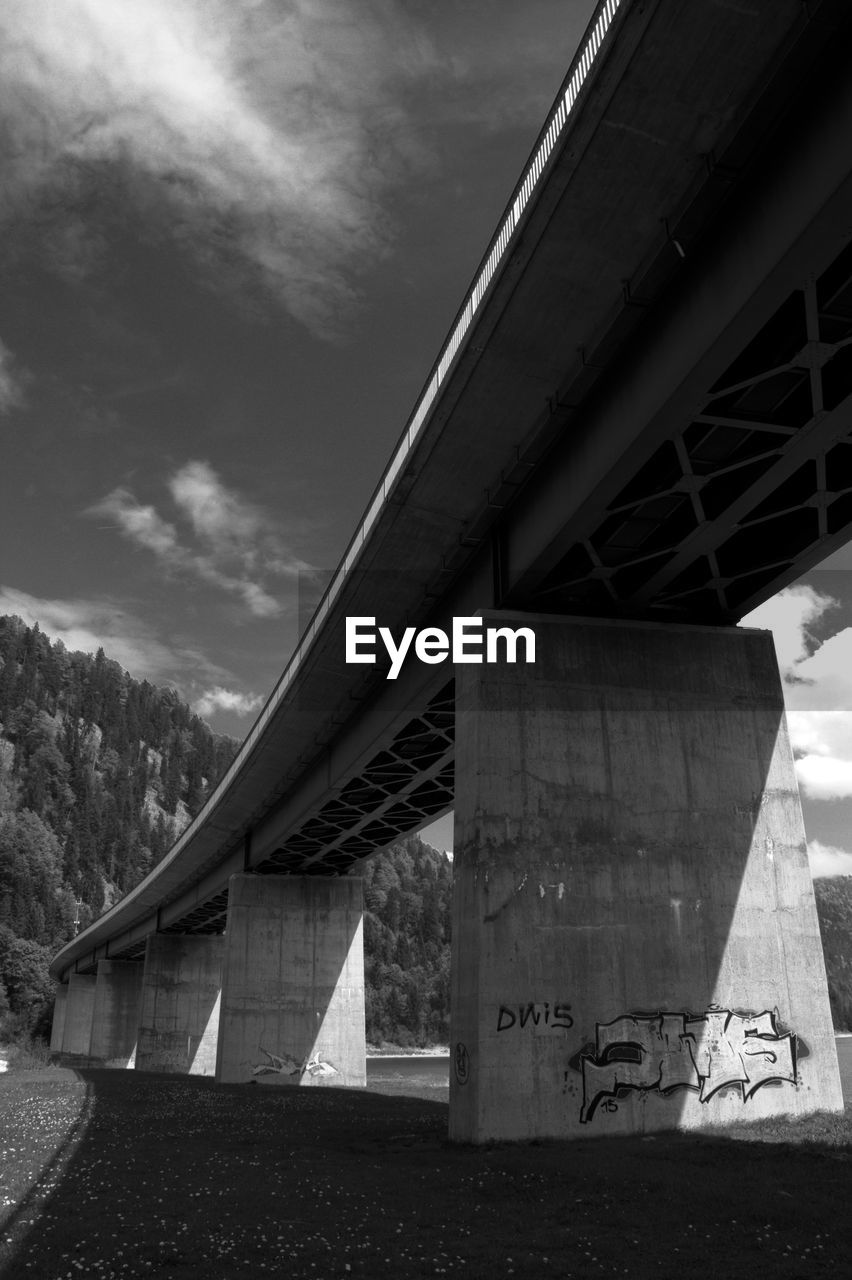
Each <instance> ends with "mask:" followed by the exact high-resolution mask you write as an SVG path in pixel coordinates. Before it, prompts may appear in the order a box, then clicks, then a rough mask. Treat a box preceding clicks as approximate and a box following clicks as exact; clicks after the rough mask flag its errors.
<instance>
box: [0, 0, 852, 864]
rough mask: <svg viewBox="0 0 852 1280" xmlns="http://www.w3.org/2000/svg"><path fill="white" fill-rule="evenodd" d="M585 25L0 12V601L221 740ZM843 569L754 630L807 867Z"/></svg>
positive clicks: (409, 399)
mask: <svg viewBox="0 0 852 1280" xmlns="http://www.w3.org/2000/svg"><path fill="white" fill-rule="evenodd" d="M592 9H593V3H592V0H525V3H524V4H523V5H518V4H517V3H515V2H514V0H442V2H441V3H435V2H434V0H347V2H346V3H345V4H341V3H340V0H292V2H285V0H63V3H62V4H61V5H58V4H56V3H55V0H4V2H3V5H2V8H0V161H1V162H2V172H3V175H4V182H3V186H2V190H0V439H2V444H3V448H2V474H0V613H14V614H17V615H18V616H20V617H22V618H23V619H24V621H26V622H27V623H28V624H30V625H32V624H33V623H34V622H36V621H38V623H39V625H40V626H41V628H42V630H43V631H45V632H46V633H47V634H48V635H50V636H51V637H53V638H58V639H61V640H62V641H63V642H64V643H65V644H66V646H67V647H68V648H69V649H81V650H84V651H94V650H96V649H97V648H98V647H100V646H102V647H103V648H104V650H105V652H106V653H107V655H108V656H109V657H112V658H114V659H116V660H117V661H118V662H120V663H121V664H122V666H124V667H125V668H127V670H129V671H130V672H131V674H133V675H134V676H136V677H138V678H145V679H148V680H151V681H153V682H155V683H157V684H170V685H173V686H174V687H175V688H177V689H178V691H179V692H180V693H181V695H182V696H183V697H184V698H186V700H187V701H188V702H190V704H191V705H192V706H193V707H194V708H195V709H196V710H197V711H198V712H199V714H201V715H202V716H204V717H205V718H206V719H207V720H208V722H209V723H210V724H211V726H212V727H213V728H214V729H216V730H217V731H219V732H225V733H230V734H232V735H233V736H235V737H238V738H241V737H242V736H244V734H245V733H246V732H247V731H248V729H249V728H250V727H251V724H252V721H253V718H254V716H255V714H256V712H257V711H258V710H259V708H260V706H261V705H262V703H263V701H264V700H265V698H266V696H267V695H268V693H269V692H270V690H271V689H272V686H273V685H274V683H275V681H276V680H277V678H278V676H279V675H280V673H281V671H282V670H283V668H284V666H285V664H286V662H287V660H288V658H289V656H290V653H291V652H292V649H293V647H294V644H295V643H296V640H297V638H298V632H299V623H300V616H301V620H302V622H304V621H305V616H304V614H305V607H306V601H309V600H311V599H313V598H314V597H315V596H316V594H317V584H318V583H320V582H322V581H323V580H324V577H325V574H326V573H327V572H328V571H329V570H331V569H333V568H334V567H335V566H336V565H337V563H338V561H339V559H340V556H341V554H342V552H343V550H344V548H345V546H346V543H347V541H348V539H349V537H350V535H351V534H352V532H353V531H354V529H355V527H356V524H357V522H358V521H359V519H360V517H361V515H362V513H363V510H364V508H365V506H366V504H367V500H368V498H369V497H370V494H371V492H372V489H373V487H374V485H375V484H376V482H377V481H378V479H379V477H380V475H381V473H382V471H383V470H384V467H385V465H386V463H387V461H388V459H389V457H390V453H391V450H392V448H393V446H394V444H395V442H396V440H397V438H398V436H399V434H400V432H401V430H402V428H403V426H404V424H405V421H406V418H407V417H408V415H409V413H410V412H411V410H412V409H413V407H414V405H415V403H416V401H417V398H418V396H419V393H420V391H421V389H422V387H423V384H424V382H425V381H426V376H427V373H428V371H429V369H430V367H431V364H432V361H433V359H434V358H435V356H436V355H437V354H438V351H439V349H440V346H441V344H442V342H443V339H444V338H445V336H446V334H447V332H448V330H449V328H450V326H451V322H452V320H453V317H454V315H455V312H456V310H457V308H458V306H459V304H460V302H461V301H462V300H463V298H464V295H465V292H466V290H467V287H468V285H469V283H470V281H471V279H472V277H473V275H474V273H475V270H476V267H477V265H478V263H479V260H480V258H481V256H482V254H483V252H484V250H485V248H486V246H487V243H488V240H489V237H490V235H491V233H492V232H493V230H494V228H495V226H496V225H497V222H498V220H499V218H500V215H501V213H502V211H503V208H504V206H505V204H506V201H507V198H508V196H509V193H510V192H511V190H512V187H513V186H514V183H515V181H516V180H517V178H518V176H519V174H520V172H521V170H522V167H523V164H524V162H525V160H526V158H527V156H528V154H529V151H530V149H531V147H532V144H533V141H534V139H535V137H536V135H537V133H538V130H539V128H540V126H541V124H542V121H543V120H544V117H545V115H546V112H547V110H548V108H549V106H550V104H551V102H552V101H553V98H554V97H555V95H556V92H557V89H558V87H559V85H560V82H561V80H562V78H563V76H564V74H565V72H566V70H567V68H568V65H569V63H570V60H571V57H572V55H573V53H574V50H575V48H576V45H577V43H578V41H579V39H580V37H581V35H582V33H583V31H584V29H585V26H586V23H587V21H588V18H589V16H590V14H591V11H592ZM845 554H846V553H840V559H838V558H837V557H835V562H834V563H835V567H834V568H826V569H825V570H823V571H822V572H821V573H817V574H812V575H811V576H810V577H809V578H808V579H807V580H806V581H805V582H803V583H802V584H799V585H798V586H797V587H796V588H795V589H793V590H791V591H790V592H788V593H786V594H785V595H784V596H783V597H782V598H779V599H776V601H774V602H771V603H770V604H769V605H767V606H765V609H766V610H768V611H769V612H767V613H765V614H762V615H761V621H760V625H771V626H773V628H774V629H775V633H776V638H777V643H778V648H779V655H780V656H781V659H782V665H783V667H784V670H785V672H786V675H787V683H786V686H785V687H786V690H787V694H788V706H789V708H790V720H791V730H792V732H793V738H794V744H795V746H796V750H797V753H798V755H799V756H800V759H799V760H798V771H799V781H800V787H801V789H802V796H803V804H804V806H805V812H806V820H807V825H808V835H809V839H810V842H811V844H810V847H811V856H812V865H813V866H814V867H815V869H816V870H817V871H818V872H819V873H821V874H826V873H828V874H836V873H838V872H841V871H843V872H847V873H852V832H850V826H849V823H850V818H852V674H848V673H849V672H852V662H850V661H849V660H848V658H849V652H850V644H849V641H850V636H852V590H850V589H849V588H848V587H847V586H846V576H848V569H849V568H852V558H850V559H848V560H847V561H844V560H843V556H844V555H845ZM845 575H846V576H845ZM449 831H450V828H449V825H448V823H447V822H446V820H444V821H442V823H441V824H439V826H438V827H437V830H436V831H434V832H433V833H432V836H433V839H434V840H435V842H436V843H438V844H439V845H441V846H445V847H448V848H449V847H450V843H451V836H450V834H449Z"/></svg>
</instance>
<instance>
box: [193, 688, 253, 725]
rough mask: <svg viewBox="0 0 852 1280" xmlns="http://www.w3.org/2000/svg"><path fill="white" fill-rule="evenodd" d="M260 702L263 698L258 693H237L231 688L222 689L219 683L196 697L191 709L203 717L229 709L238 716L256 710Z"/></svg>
mask: <svg viewBox="0 0 852 1280" xmlns="http://www.w3.org/2000/svg"><path fill="white" fill-rule="evenodd" d="M262 703H263V698H262V697H261V695H260V694H258V693H237V692H236V691H235V690H233V689H223V688H222V687H221V685H216V686H215V688H213V689H206V690H205V691H204V693H202V694H201V696H200V697H199V698H196V700H195V702H194V703H193V704H192V709H193V711H194V712H196V714H197V715H199V716H204V717H205V718H206V717H207V716H210V715H212V714H213V713H214V712H215V711H231V712H233V713H234V714H235V715H238V716H247V715H250V714H251V712H252V711H257V710H258V709H259V707H260V706H261V705H262Z"/></svg>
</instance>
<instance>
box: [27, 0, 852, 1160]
mask: <svg viewBox="0 0 852 1280" xmlns="http://www.w3.org/2000/svg"><path fill="white" fill-rule="evenodd" d="M847 10H848V6H845V5H844V4H842V3H839V2H834V0H822V2H821V3H820V2H819V0H811V2H810V3H808V4H802V3H799V2H798V0H748V3H737V4H734V3H729V2H728V0H716V2H709V3H706V4H702V5H691V4H686V3H683V2H681V0H602V2H601V3H600V4H599V5H598V7H597V9H596V11H595V13H594V15H593V17H592V21H591V23H590V26H589V28H588V30H587V33H586V35H585V37H584V40H583V41H582V42H581V45H580V47H579V49H578V52H577V54H576V57H575V59H574V61H573V63H572V65H571V67H570V68H569V71H568V74H567V77H566V79H565V82H564V84H563V86H562V88H561V89H560V92H559V95H558V97H557V100H556V102H555V104H554V106H553V108H552V110H551V112H550V114H549V116H548V118H547V120H546V121H545V125H544V128H543V129H542V132H541V134H540V136H539V139H538V141H537V143H536V146H535V148H534V150H533V153H532V156H531V159H530V162H529V164H528V166H527V168H526V169H525V171H524V173H523V175H522V177H521V180H520V182H519V183H518V186H517V188H516V189H515V191H514V192H513V193H512V195H511V198H510V200H509V203H508V205H507V209H506V212H505V215H504V217H503V219H502V220H501V222H500V225H499V226H498V229H497V232H496V234H495V236H494V238H493V240H492V242H491V244H490V245H489V246H488V250H487V252H486V255H485V257H484V259H483V262H482V265H481V267H480V269H479V271H478V272H477V275H476V277H475V279H474V282H473V285H472V287H471V289H470V290H469V292H468V294H467V296H466V298H465V300H464V303H463V305H462V307H461V309H460V311H459V313H458V316H457V318H456V321H455V323H454V325H453V327H452V329H451V332H450V335H449V337H448V339H447V342H446V344H445V346H444V348H443V350H442V351H441V353H440V355H439V358H438V360H437V361H436V363H435V365H434V366H433V368H432V370H431V372H430V374H429V377H428V379H427V382H426V386H425V389H424V392H423V394H422V397H421V399H420V400H419V402H418V404H417V405H416V407H415V410H414V413H413V414H412V417H411V419H410V420H409V422H408V423H407V424H406V427H405V430H404V431H403V434H402V436H401V439H400V441H399V444H398V446H397V448H396V450H395V451H394V454H393V456H392V458H391V461H390V463H389V465H388V467H387V469H386V471H385V473H384V475H383V477H382V478H381V481H380V483H379V485H378V487H377V489H376V490H375V493H374V494H373V496H372V498H371V500H370V503H369V505H368V508H367V510H366V513H365V515H364V518H363V521H362V523H361V524H360V526H359V527H358V529H357V530H356V532H355V534H354V536H353V538H352V540H351V542H350V544H349V547H348V549H347V551H346V554H345V556H344V558H343V560H342V563H341V565H340V567H339V568H338V570H337V572H336V574H335V575H334V577H333V579H332V580H331V582H330V583H329V586H328V588H327V590H326V592H325V595H324V596H323V598H322V600H321V602H320V604H319V606H318V608H317V610H316V612H315V614H314V617H313V619H312V621H311V623H310V625H309V626H308V628H307V630H306V631H305V633H304V635H303V636H302V638H301V640H300V643H299V645H298V647H297V648H296V650H295V652H294V653H293V655H292V657H291V659H290V662H289V663H288V665H287V668H286V670H285V671H284V673H283V675H282V677H281V679H280V680H279V682H278V684H277V686H276V687H275V689H274V690H273V692H272V694H271V696H270V698H269V700H268V702H267V704H266V706H265V707H264V709H263V711H262V712H261V714H260V716H259V718H258V720H257V723H256V724H255V726H254V727H253V729H252V730H251V732H250V733H249V735H248V737H247V738H246V741H245V742H244V744H243V746H242V748H241V750H240V752H239V755H238V756H237V758H236V760H235V761H234V763H233V765H232V766H231V768H230V769H229V771H228V772H227V774H226V775H225V777H224V778H223V779H222V781H221V782H220V784H219V785H218V787H217V789H216V790H215V792H214V794H213V795H212V796H211V797H210V799H209V801H208V802H207V804H206V805H205V807H204V809H203V810H202V811H201V812H200V813H199V814H198V816H197V817H196V818H195V819H194V821H193V822H192V823H191V824H190V825H189V827H188V828H187V829H186V830H185V831H184V832H183V834H182V835H181V836H180V838H179V839H178V841H177V842H176V844H175V845H174V847H173V849H172V850H171V851H170V852H169V854H168V855H167V857H166V858H165V859H164V860H163V861H162V862H161V863H160V864H159V865H158V866H157V867H156V868H155V869H154V870H153V871H152V872H151V873H150V874H149V875H148V877H147V878H146V879H145V880H143V881H142V883H141V884H140V885H139V886H138V887H137V888H136V889H134V890H133V891H132V892H131V893H130V894H128V895H127V896H126V897H125V898H124V899H123V900H121V901H120V902H118V903H117V904H115V905H114V906H113V907H112V908H111V909H110V910H109V911H108V912H106V913H105V914H104V915H103V916H102V917H101V918H100V919H98V920H97V921H95V922H94V923H93V924H92V925H90V926H89V927H88V928H87V929H86V930H84V931H83V932H81V933H80V934H79V936H78V937H76V938H75V939H74V940H73V941H72V942H70V943H68V944H67V945H66V946H65V947H63V948H62V950H61V951H60V952H59V954H58V955H57V956H56V958H55V960H54V962H53V965H52V972H53V974H54V976H55V977H56V978H57V979H58V980H59V982H60V986H59V988H58V998H57V1005H56V1015H55V1019H54V1031H53V1042H52V1043H53V1047H54V1049H55V1050H56V1052H58V1053H61V1054H62V1055H63V1056H64V1057H65V1058H66V1059H67V1060H68V1061H86V1062H94V1063H100V1064H106V1065H114V1066H123V1067H126V1066H128V1065H131V1064H135V1066H136V1068H137V1069H146V1070H159V1071H183V1072H202V1073H207V1074H211V1075H212V1074H215V1076H216V1078H217V1079H218V1080H220V1081H229V1082H233V1081H249V1080H258V1081H260V1082H261V1083H272V1084H297V1083H299V1084H311V1085H318V1084H332V1085H343V1086H347V1085H351V1086H358V1085H362V1084H363V1083H364V984H363V949H362V935H361V912H362V905H361V882H360V880H359V878H358V874H357V873H358V867H359V864H360V863H361V862H362V861H363V860H364V859H365V858H368V857H369V856H370V855H371V854H373V853H374V852H376V851H377V850H380V849H382V848H384V847H386V846H387V845H388V844H389V843H390V842H392V841H393V840H394V839H395V838H396V837H398V836H400V835H403V834H405V833H407V832H411V831H415V830H418V829H419V828H420V827H422V826H423V825H424V824H425V823H426V822H428V821H429V820H431V819H432V818H434V817H437V816H439V815H440V814H442V813H445V812H447V811H448V810H449V809H451V808H453V809H454V810H455V862H454V905H453V944H452V945H453V962H452V1027H451V1036H452V1045H451V1056H452V1072H451V1093H450V1134H451V1137H453V1138H454V1139H458V1140H464V1141H474V1142H480V1141H485V1140H489V1139H492V1138H524V1137H533V1136H544V1137H548V1136H549V1137H570V1136H574V1135H577V1134H598V1133H614V1132H634V1131H637V1130H646V1129H648V1130H652V1129H655V1128H666V1127H672V1126H682V1127H687V1128H689V1127H700V1126H702V1125H705V1124H708V1123H725V1122H728V1121H732V1120H738V1119H741V1118H755V1117H760V1116H767V1115H775V1114H778V1113H779V1112H784V1113H794V1114H803V1113H806V1112H808V1111H812V1110H814V1109H817V1108H826V1109H829V1110H833V1109H838V1108H840V1107H841V1106H842V1099H841V1094H840V1084H839V1077H838V1072H837V1061H836V1056H835V1052H834V1043H833V1036H832V1028H831V1019H830V1013H829V1006H828V998H827V991H826V981H825V972H824V966H823V961H822V953H821V947H820V938H819V929H818V923H817V919H816V914H815V908H814V898H813V889H812V884H811V879H810V873H809V870H808V864H807V854H806V843H805V835H804V829H803V826H802V818H801V809H800V805H799V799H798V792H797V787H796V779H795V773H794V768H793V761H792V755H791V750H790V745H789V739H788V736H787V731H786V726H785V721H784V711H783V697H782V688H781V682H780V678H779V674H778V669H777V664H776V660H775V656H774V650H773V645H772V640H771V637H770V636H769V635H768V634H766V633H762V632H756V631H749V630H746V629H742V628H738V627H736V625H735V624H736V623H737V622H738V620H739V619H740V618H742V617H743V616H744V615H745V614H746V613H747V612H748V611H750V610H751V609H752V608H753V607H755V606H756V605H757V604H758V603H760V602H761V601H763V600H765V599H767V598H768V597H769V596H771V595H772V594H774V593H775V592H776V591H778V590H779V589H780V588H782V587H783V586H785V585H786V584H788V583H790V582H792V581H793V580H795V579H796V578H797V577H799V576H800V575H801V574H802V573H803V572H805V571H806V570H807V569H808V568H810V567H812V566H813V565H815V564H818V563H819V562H820V561H822V560H823V559H824V558H825V557H826V556H827V555H828V554H830V552H832V551H833V550H834V549H836V548H838V547H840V546H842V545H844V544H845V543H846V542H847V541H848V540H849V537H850V536H851V535H852V399H850V396H852V172H850V170H851V169H852V164H850V159H852V157H850V153H849V145H848V139H849V137H850V136H852V78H850V76H849V74H848V70H847V67H846V65H845V50H846V48H848V37H849V27H850V15H849V14H848V12H847ZM356 617H357V618H362V619H365V618H372V619H375V625H376V626H377V627H378V626H384V627H386V628H388V629H389V630H390V632H391V633H392V634H393V635H394V636H397V637H398V636H399V635H400V634H401V633H402V632H403V630H404V629H405V628H406V627H415V628H418V629H423V628H441V629H443V630H445V631H450V630H451V627H452V619H454V618H456V619H457V618H478V619H480V620H481V623H482V625H487V626H497V627H510V628H519V627H528V628H529V629H531V630H532V631H533V633H534V635H535V637H536V661H535V663H534V664H528V663H525V662H522V661H517V662H515V663H509V662H507V661H503V662H496V663H490V664H486V663H477V662H475V661H457V662H455V663H454V664H450V661H449V659H448V658H445V660H444V661H433V662H427V661H421V660H418V659H417V658H415V657H409V658H408V659H407V661H406V662H405V663H404V664H403V666H402V669H401V671H400V673H399V675H398V678H396V679H393V680H390V679H387V678H386V677H387V674H388V666H389V664H388V662H387V660H384V661H382V660H379V661H377V662H376V663H375V664H372V665H370V664H366V663H357V664H356V663H347V662H346V661H345V647H346V620H347V618H356ZM433 638H434V636H433ZM424 652H426V651H425V650H424ZM432 655H433V657H437V656H438V655H437V654H436V652H435V650H432ZM379 656H380V654H379V650H377V657H379Z"/></svg>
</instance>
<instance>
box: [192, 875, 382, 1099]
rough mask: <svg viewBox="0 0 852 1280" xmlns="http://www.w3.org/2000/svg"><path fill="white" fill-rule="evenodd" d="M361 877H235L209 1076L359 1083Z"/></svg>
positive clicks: (362, 1072) (362, 1048)
mask: <svg viewBox="0 0 852 1280" xmlns="http://www.w3.org/2000/svg"><path fill="white" fill-rule="evenodd" d="M362 903H363V893H362V882H361V881H360V880H358V879H355V878H353V877H349V876H344V877H341V878H330V877H325V876H250V875H237V876H232V877H231V880H230V887H229V897H228V924H227V929H226V931H225V937H226V941H227V952H226V958H225V969H224V975H223V980H222V1015H221V1020H220V1025H219V1053H218V1059H217V1064H216V1079H217V1080H219V1081H222V1082H228V1083H231V1082H238V1081H250V1080H256V1081H257V1082H258V1083H259V1084H275V1085H298V1084H303V1085H336V1086H360V1087H363V1086H364V1085H365V1084H366V1060H365V1055H366V1042H365V1030H364V1026H365V1023H364V942H363V923H362V918H363V905H362Z"/></svg>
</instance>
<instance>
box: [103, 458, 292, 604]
mask: <svg viewBox="0 0 852 1280" xmlns="http://www.w3.org/2000/svg"><path fill="white" fill-rule="evenodd" d="M167 487H168V489H169V491H170V493H171V495H172V498H173V500H174V503H175V506H176V507H177V509H178V513H179V516H181V517H182V518H183V520H184V522H185V523H186V524H188V525H189V529H188V530H187V534H190V533H191V535H192V536H193V537H194V540H195V545H194V546H190V545H188V544H187V543H186V542H185V541H182V537H181V534H180V533H179V531H178V529H177V527H176V525H174V524H172V523H170V522H169V521H167V520H165V519H163V517H162V516H160V515H159V513H158V512H157V510H156V509H155V508H154V507H153V506H150V505H147V504H144V503H141V502H138V501H137V499H136V498H135V497H134V495H133V493H132V492H131V491H130V490H129V489H127V488H125V487H124V486H119V487H118V488H116V489H113V490H112V492H111V493H108V494H107V495H106V497H105V498H102V499H101V501H100V502H97V503H95V504H94V506H91V507H89V508H88V509H87V510H86V511H85V512H84V515H87V516H91V517H104V516H106V517H107V518H109V519H111V520H114V521H115V523H116V526H117V528H118V530H119V532H120V533H121V534H122V535H123V536H124V537H125V538H127V539H128V540H129V541H131V542H133V543H135V544H136V546H138V547H142V548H143V549H144V550H146V551H151V552H153V554H154V555H155V556H156V557H157V559H158V560H159V561H160V563H161V564H162V565H163V566H164V567H165V568H166V569H168V570H169V571H170V572H173V573H181V574H184V575H187V576H190V577H195V578H197V579H199V580H200V581H203V582H208V583H210V584H211V585H212V586H214V587H217V588H218V589H219V590H222V591H225V592H227V593H229V594H231V595H236V596H238V597H240V598H241V599H242V601H243V604H244V605H245V606H246V608H247V609H248V611H249V613H251V614H253V615H254V616H255V617H257V618H270V617H275V616H276V615H277V614H279V613H280V612H281V604H280V602H279V601H278V600H277V599H276V598H275V596H274V595H272V594H271V592H270V591H269V590H268V589H267V587H266V586H265V585H264V582H263V579H264V578H265V577H267V576H271V577H297V576H298V575H299V574H300V573H303V572H307V571H309V566H308V565H307V564H306V563H305V562H304V561H303V560H299V559H298V558H297V557H296V556H294V555H293V554H292V552H290V550H289V548H288V547H287V546H286V544H285V542H284V539H283V537H282V535H281V533H280V531H279V530H278V528H277V527H276V525H275V523H274V521H273V520H271V519H270V517H269V516H267V515H266V514H265V513H264V512H263V511H262V510H261V509H260V508H259V507H257V506H255V505H254V504H252V503H249V502H247V501H245V500H244V499H243V498H241V497H240V496H239V495H238V494H237V493H235V492H234V491H232V490H230V489H228V488H226V486H225V485H224V484H223V483H222V481H221V480H220V479H219V477H218V475H217V474H216V472H215V471H214V470H213V468H212V467H211V466H210V464H209V463H207V462H188V463H187V464H186V465H185V466H183V467H181V468H179V469H178V470H177V471H176V472H175V473H174V474H173V475H172V476H171V477H170V478H169V479H168V481H167Z"/></svg>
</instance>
